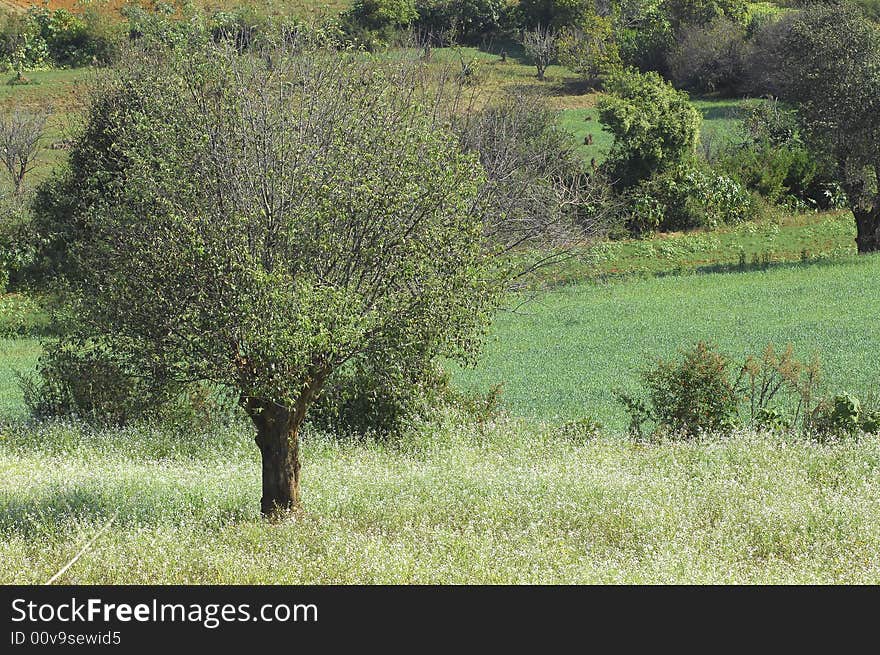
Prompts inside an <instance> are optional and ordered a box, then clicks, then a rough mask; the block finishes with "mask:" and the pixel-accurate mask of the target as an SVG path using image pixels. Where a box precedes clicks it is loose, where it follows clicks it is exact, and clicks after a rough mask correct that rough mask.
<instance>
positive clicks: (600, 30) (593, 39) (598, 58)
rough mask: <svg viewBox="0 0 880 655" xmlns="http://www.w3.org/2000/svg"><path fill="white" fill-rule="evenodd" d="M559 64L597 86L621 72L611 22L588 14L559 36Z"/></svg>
mask: <svg viewBox="0 0 880 655" xmlns="http://www.w3.org/2000/svg"><path fill="white" fill-rule="evenodd" d="M558 50H559V62H560V63H561V64H562V65H563V66H567V67H568V68H570V69H571V70H573V71H574V72H576V73H578V74H579V75H582V76H583V77H584V78H585V79H586V80H587V81H588V82H591V83H592V84H594V85H596V84H598V83H599V82H600V81H602V80H603V79H604V78H606V77H608V76H609V75H612V74H614V73H617V72H620V70H621V63H620V52H619V50H618V48H617V43H616V42H615V40H614V33H613V30H612V24H611V21H610V20H609V19H608V18H604V17H601V16H595V15H591V16H589V17H587V18H585V19H583V20H582V21H580V22H579V23H578V24H577V25H574V26H571V27H566V28H563V30H562V31H561V32H560V35H559V45H558Z"/></svg>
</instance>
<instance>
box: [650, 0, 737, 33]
mask: <svg viewBox="0 0 880 655" xmlns="http://www.w3.org/2000/svg"><path fill="white" fill-rule="evenodd" d="M663 9H664V11H665V13H666V15H667V16H668V18H669V22H670V24H671V25H672V28H673V30H675V32H676V33H677V34H678V33H680V31H681V30H682V29H683V28H685V27H686V26H691V25H697V26H704V25H709V24H710V23H712V22H714V21H716V20H717V19H719V18H721V17H726V18H729V19H730V20H732V21H736V22H743V21H744V20H745V19H746V17H747V16H748V2H746V1H745V0H665V2H664V3H663Z"/></svg>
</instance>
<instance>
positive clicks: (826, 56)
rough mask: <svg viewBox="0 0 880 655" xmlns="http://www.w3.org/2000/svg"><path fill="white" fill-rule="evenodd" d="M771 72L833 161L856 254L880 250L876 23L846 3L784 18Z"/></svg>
mask: <svg viewBox="0 0 880 655" xmlns="http://www.w3.org/2000/svg"><path fill="white" fill-rule="evenodd" d="M778 52H779V61H780V68H779V69H778V70H777V71H776V76H777V80H778V87H779V88H780V91H781V93H782V96H783V99H785V100H788V101H791V102H794V103H796V104H797V107H798V114H799V116H800V121H801V125H802V127H803V131H804V135H805V137H806V139H807V141H808V143H809V144H810V145H811V147H812V148H813V149H815V150H816V151H817V152H819V153H822V154H825V155H827V156H829V157H830V158H831V159H832V160H833V161H834V162H836V168H837V178H838V182H839V183H840V185H841V186H842V187H843V190H844V191H845V192H846V196H847V202H848V203H849V206H850V209H851V210H852V213H853V216H854V218H855V222H856V245H857V248H858V251H859V252H860V253H867V252H875V251H877V250H880V27H878V26H877V25H876V24H874V23H871V22H870V21H868V20H867V19H866V18H865V17H864V15H863V14H862V13H861V11H860V10H859V9H858V8H856V7H854V6H853V5H850V4H842V5H839V4H831V5H819V6H814V7H810V8H807V9H805V10H803V11H802V12H800V13H799V14H798V15H797V16H796V17H794V19H792V20H791V21H790V22H789V23H788V29H787V30H786V31H785V32H784V33H783V35H782V37H781V39H780V42H779V44H778Z"/></svg>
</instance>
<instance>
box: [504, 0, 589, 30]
mask: <svg viewBox="0 0 880 655" xmlns="http://www.w3.org/2000/svg"><path fill="white" fill-rule="evenodd" d="M519 9H520V11H521V12H522V14H523V21H524V23H525V25H526V26H527V27H537V26H538V25H545V26H547V27H549V28H552V29H554V30H558V29H560V28H563V27H566V26H568V25H574V24H576V23H578V22H579V21H580V20H582V19H583V18H585V17H586V16H589V15H591V14H593V13H595V5H594V3H593V0H521V1H520V3H519Z"/></svg>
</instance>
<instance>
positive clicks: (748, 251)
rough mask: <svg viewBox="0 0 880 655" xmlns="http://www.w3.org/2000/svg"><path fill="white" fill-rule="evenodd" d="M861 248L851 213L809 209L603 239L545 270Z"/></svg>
mask: <svg viewBox="0 0 880 655" xmlns="http://www.w3.org/2000/svg"><path fill="white" fill-rule="evenodd" d="M855 253H856V248H855V225H854V224H853V218H852V215H851V214H850V213H849V212H843V211H841V212H827V213H805V214H795V215H787V216H780V217H777V218H776V219H775V220H773V219H770V220H760V221H749V222H747V223H742V224H740V225H735V226H724V227H720V228H717V229H714V230H698V231H692V232H668V233H663V234H658V235H656V236H655V237H654V238H651V239H622V240H619V241H603V242H600V243H597V244H596V245H595V246H593V247H591V248H590V249H589V250H587V251H585V252H583V253H581V254H580V255H579V256H578V257H576V258H573V259H571V260H569V261H568V262H566V264H565V266H562V267H555V268H552V269H547V270H542V271H539V272H538V273H537V274H536V275H535V277H534V282H535V283H536V284H539V285H543V286H554V285H559V284H565V283H574V282H578V281H583V280H585V279H603V278H608V277H633V276H653V275H668V274H671V273H686V272H713V271H715V272H719V271H742V270H749V269H754V268H764V267H766V266H767V265H771V264H778V263H790V262H798V261H800V262H807V263H809V262H816V261H833V260H836V259H839V258H841V257H849V256H851V255H854V254H855Z"/></svg>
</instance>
